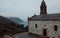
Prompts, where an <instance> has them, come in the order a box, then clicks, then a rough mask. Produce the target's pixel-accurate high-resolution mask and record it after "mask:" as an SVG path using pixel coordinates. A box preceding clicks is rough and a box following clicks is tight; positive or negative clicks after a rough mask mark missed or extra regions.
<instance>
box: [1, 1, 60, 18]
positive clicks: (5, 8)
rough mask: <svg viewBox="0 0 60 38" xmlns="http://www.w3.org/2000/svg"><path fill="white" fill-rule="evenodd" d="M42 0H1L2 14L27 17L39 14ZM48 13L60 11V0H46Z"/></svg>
mask: <svg viewBox="0 0 60 38" xmlns="http://www.w3.org/2000/svg"><path fill="white" fill-rule="evenodd" d="M41 1H42V0H0V15H2V16H7V17H19V18H21V19H27V17H28V16H30V17H31V16H33V15H34V14H37V15H39V13H40V4H41ZM45 2H46V4H47V12H48V13H60V0H45Z"/></svg>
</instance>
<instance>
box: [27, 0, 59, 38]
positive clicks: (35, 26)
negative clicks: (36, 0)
mask: <svg viewBox="0 0 60 38" xmlns="http://www.w3.org/2000/svg"><path fill="white" fill-rule="evenodd" d="M28 33H31V34H36V35H40V36H44V37H49V38H60V13H56V14H47V5H46V3H45V1H44V0H42V3H41V6H40V15H34V16H32V17H30V18H28Z"/></svg>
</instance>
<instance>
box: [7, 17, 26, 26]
mask: <svg viewBox="0 0 60 38" xmlns="http://www.w3.org/2000/svg"><path fill="white" fill-rule="evenodd" d="M8 19H10V20H12V21H13V22H15V23H18V24H23V25H24V27H26V26H27V20H22V19H20V18H18V17H8Z"/></svg>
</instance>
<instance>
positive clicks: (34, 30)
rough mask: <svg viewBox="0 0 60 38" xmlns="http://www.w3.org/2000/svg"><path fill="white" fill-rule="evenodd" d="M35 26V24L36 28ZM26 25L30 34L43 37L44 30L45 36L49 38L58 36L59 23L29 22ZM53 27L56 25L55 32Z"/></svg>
mask: <svg viewBox="0 0 60 38" xmlns="http://www.w3.org/2000/svg"><path fill="white" fill-rule="evenodd" d="M35 24H37V28H36V27H35ZM28 25H29V32H30V33H35V34H38V35H43V29H46V30H47V36H49V37H51V38H52V37H55V38H57V37H59V36H60V21H29V22H28ZM54 25H57V31H55V30H54Z"/></svg>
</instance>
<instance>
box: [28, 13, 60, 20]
mask: <svg viewBox="0 0 60 38" xmlns="http://www.w3.org/2000/svg"><path fill="white" fill-rule="evenodd" d="M28 20H30V21H60V13H57V14H47V15H34V16H32V17H30V18H29V19H28Z"/></svg>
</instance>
